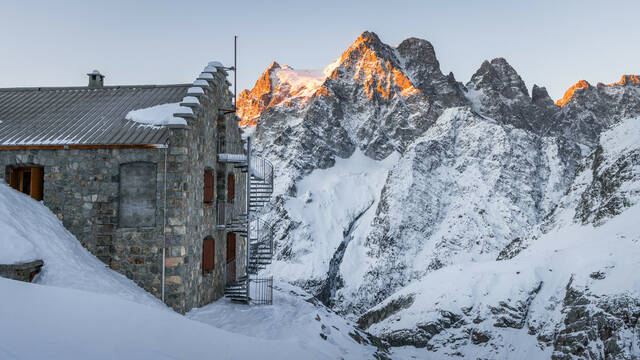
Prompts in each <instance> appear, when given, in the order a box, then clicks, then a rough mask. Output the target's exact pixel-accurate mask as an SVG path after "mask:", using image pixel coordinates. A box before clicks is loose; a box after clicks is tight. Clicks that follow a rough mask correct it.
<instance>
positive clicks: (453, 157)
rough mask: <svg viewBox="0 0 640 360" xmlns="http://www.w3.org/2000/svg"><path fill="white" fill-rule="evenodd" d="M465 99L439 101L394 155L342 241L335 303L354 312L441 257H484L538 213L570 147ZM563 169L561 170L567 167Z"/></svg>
mask: <svg viewBox="0 0 640 360" xmlns="http://www.w3.org/2000/svg"><path fill="white" fill-rule="evenodd" d="M564 147H565V145H564V144H563V142H561V141H559V140H558V139H556V138H542V137H539V136H537V135H535V134H533V133H531V132H527V131H524V130H521V129H518V128H514V127H513V126H510V125H503V124H500V123H499V122H497V121H494V120H493V119H490V118H486V117H482V116H478V115H476V114H474V113H473V112H471V111H470V110H469V109H468V108H452V109H447V110H445V111H444V112H443V114H442V115H441V116H440V117H439V118H438V120H437V121H436V123H435V124H434V125H433V126H432V127H431V128H430V129H429V130H427V131H426V132H425V134H424V135H423V136H422V137H420V138H418V139H417V140H416V141H415V142H414V143H413V144H412V145H411V146H409V148H408V149H407V151H406V152H405V153H404V154H403V155H402V157H401V158H400V159H399V160H398V162H397V163H396V164H395V166H394V167H393V169H392V170H391V172H390V173H389V177H388V179H387V181H386V183H385V185H384V188H383V189H382V195H381V200H380V203H379V205H378V207H377V209H376V215H375V218H373V219H372V220H371V221H370V223H371V224H372V226H371V229H370V231H369V232H368V234H366V235H365V237H364V239H363V240H362V242H361V243H360V244H359V245H360V247H358V248H356V247H348V248H347V250H346V252H345V258H346V259H359V261H357V264H358V265H357V266H355V267H354V266H350V265H349V264H353V263H354V261H351V260H348V261H347V262H346V263H345V266H342V267H341V273H342V274H343V278H344V280H345V281H344V286H343V288H342V289H341V290H340V291H339V292H338V293H337V295H336V302H337V303H338V309H340V310H341V311H343V312H346V313H359V312H361V311H363V310H366V309H367V308H368V307H370V306H373V305H375V304H376V303H378V302H379V301H381V300H383V299H384V298H385V297H386V296H388V295H390V294H391V293H392V292H393V291H395V290H396V289H398V288H399V287H401V286H404V285H406V284H408V283H409V282H411V281H412V280H414V279H417V278H420V277H422V276H423V275H424V274H426V273H428V272H430V271H433V270H437V269H439V268H441V267H443V266H447V265H450V264H455V263H465V262H469V261H486V260H493V259H495V258H496V257H497V256H498V253H499V252H500V251H501V250H502V249H503V248H504V247H505V246H506V245H507V244H509V243H510V242H511V241H512V240H513V239H515V238H518V237H522V236H524V235H525V234H526V233H527V231H528V229H529V228H530V227H533V226H535V225H536V224H538V223H539V222H540V221H542V218H543V216H544V215H545V214H546V213H547V212H548V211H549V210H550V209H551V205H552V204H555V202H557V200H558V199H559V198H560V196H561V195H562V192H563V190H564V189H566V187H567V185H568V182H569V179H568V176H570V175H571V174H572V169H573V167H575V164H573V163H572V160H571V159H572V158H573V157H567V156H566V153H571V152H573V153H574V154H575V155H574V156H577V155H579V148H578V147H576V146H573V147H569V148H568V149H567V148H564ZM567 175H568V176H567Z"/></svg>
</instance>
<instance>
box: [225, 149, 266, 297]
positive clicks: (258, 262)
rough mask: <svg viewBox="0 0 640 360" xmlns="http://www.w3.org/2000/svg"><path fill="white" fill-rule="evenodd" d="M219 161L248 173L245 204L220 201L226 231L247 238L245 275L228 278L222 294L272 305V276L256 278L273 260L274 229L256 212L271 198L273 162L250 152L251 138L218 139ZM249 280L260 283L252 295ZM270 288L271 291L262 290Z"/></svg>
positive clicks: (256, 283)
mask: <svg viewBox="0 0 640 360" xmlns="http://www.w3.org/2000/svg"><path fill="white" fill-rule="evenodd" d="M218 161H220V162H224V163H232V164H234V166H235V167H236V168H239V169H242V172H244V173H245V174H246V175H247V176H246V193H247V197H246V203H245V204H244V207H242V206H238V204H237V203H234V204H226V203H225V204H220V205H219V206H220V208H219V209H218V210H219V212H220V211H222V212H224V215H222V219H223V222H224V228H225V230H227V231H232V232H235V233H237V234H239V235H240V236H243V237H244V238H245V240H246V258H245V259H246V261H245V264H246V267H245V275H244V276H242V277H240V278H238V279H237V280H236V281H233V282H232V281H231V279H230V278H228V279H227V280H228V281H227V287H226V289H225V296H227V297H229V298H231V300H233V301H239V302H243V303H249V302H254V303H256V304H272V302H273V278H272V277H270V278H259V277H258V274H259V272H260V271H261V270H263V269H264V268H265V267H266V266H267V265H269V264H271V260H272V259H273V252H274V230H273V228H272V227H271V226H270V225H269V224H267V223H265V222H264V221H262V220H260V219H258V218H257V216H256V215H255V214H256V211H258V210H259V209H261V208H262V207H263V206H265V205H266V204H267V203H269V201H270V200H271V195H272V194H273V178H274V176H273V164H271V162H269V161H268V160H267V159H265V158H263V157H261V156H257V155H254V154H252V153H251V138H248V139H247V144H246V146H245V145H244V144H242V143H233V142H224V140H220V141H219V142H218ZM219 216H220V215H219ZM218 224H220V222H219V223H218ZM219 226H220V225H219ZM252 282H253V283H254V285H256V286H257V285H260V286H258V287H256V289H258V288H259V289H260V290H259V291H256V294H255V295H254V296H253V297H252V296H251V289H252V285H251V284H252ZM265 286H266V287H265ZM254 287H255V286H254ZM269 288H270V289H271V291H266V290H265V289H269Z"/></svg>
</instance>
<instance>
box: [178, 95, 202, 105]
mask: <svg viewBox="0 0 640 360" xmlns="http://www.w3.org/2000/svg"><path fill="white" fill-rule="evenodd" d="M182 103H184V104H198V105H200V100H198V98H197V97H195V96H185V97H184V98H183V99H182Z"/></svg>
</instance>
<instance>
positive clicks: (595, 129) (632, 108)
mask: <svg viewBox="0 0 640 360" xmlns="http://www.w3.org/2000/svg"><path fill="white" fill-rule="evenodd" d="M639 95H640V83H639V81H638V76H637V75H623V76H622V80H620V81H619V82H616V83H612V84H608V85H604V84H602V83H598V85H597V86H592V85H590V84H589V83H588V82H586V81H584V80H580V81H579V82H578V83H577V84H575V85H574V86H572V87H571V88H569V90H567V92H566V93H565V95H564V97H563V98H562V99H560V100H558V103H557V104H558V105H560V106H561V110H560V114H559V115H558V116H557V118H556V119H557V121H556V125H555V127H554V131H555V132H556V133H560V134H564V135H566V136H568V137H571V138H573V139H575V140H576V141H577V142H580V143H582V144H585V145H587V146H590V147H591V146H593V144H595V143H596V142H597V139H598V135H599V134H600V133H601V132H602V131H603V130H604V129H606V128H607V127H609V126H611V125H612V124H615V123H617V122H618V121H620V120H621V119H625V118H629V117H634V116H637V115H638V114H639V113H640V97H639Z"/></svg>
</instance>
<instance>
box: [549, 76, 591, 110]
mask: <svg viewBox="0 0 640 360" xmlns="http://www.w3.org/2000/svg"><path fill="white" fill-rule="evenodd" d="M590 87H591V84H589V83H588V82H587V80H580V81H578V82H577V83H575V84H574V85H573V86H572V87H570V88H569V89H567V91H566V92H565V93H564V96H562V99H559V100H558V101H556V105H558V106H560V107H562V106H564V105H565V104H566V103H568V102H569V100H571V99H572V98H573V95H574V94H575V92H576V91H578V90H580V89H588V88H590Z"/></svg>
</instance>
